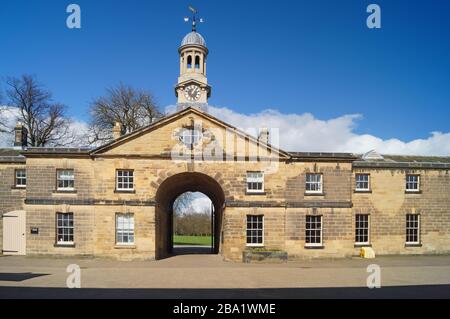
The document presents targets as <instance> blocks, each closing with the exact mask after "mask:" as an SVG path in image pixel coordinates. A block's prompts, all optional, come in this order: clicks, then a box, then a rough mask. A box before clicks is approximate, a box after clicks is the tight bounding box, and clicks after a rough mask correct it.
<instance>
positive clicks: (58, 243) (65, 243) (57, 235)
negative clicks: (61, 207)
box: [56, 212, 75, 246]
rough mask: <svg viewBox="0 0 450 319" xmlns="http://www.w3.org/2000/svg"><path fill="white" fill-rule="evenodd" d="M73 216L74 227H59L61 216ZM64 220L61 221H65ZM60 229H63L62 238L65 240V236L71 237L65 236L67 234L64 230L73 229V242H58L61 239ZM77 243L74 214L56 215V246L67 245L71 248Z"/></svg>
mask: <svg viewBox="0 0 450 319" xmlns="http://www.w3.org/2000/svg"><path fill="white" fill-rule="evenodd" d="M66 215H67V216H72V226H64V225H61V226H60V225H59V221H60V220H59V216H66ZM63 220H64V219H62V220H61V221H63ZM60 229H62V230H63V233H62V236H63V239H64V236H66V235H67V236H70V235H69V234H65V232H64V230H66V231H68V230H69V229H71V230H72V240H71V241H64V240H63V241H59V240H58V238H59V235H60V234H59V230H60ZM74 243H75V217H74V214H73V213H61V212H58V213H56V244H57V245H58V246H65V245H67V246H71V245H73V244H74Z"/></svg>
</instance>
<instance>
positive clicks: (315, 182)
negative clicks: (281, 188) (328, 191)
mask: <svg viewBox="0 0 450 319" xmlns="http://www.w3.org/2000/svg"><path fill="white" fill-rule="evenodd" d="M312 175H313V176H319V177H320V180H319V181H314V182H308V176H312ZM308 184H311V185H315V184H317V185H319V186H320V187H319V189H317V190H308V189H307V188H308V187H307V185H308ZM305 193H306V194H323V174H321V173H307V174H306V176H305Z"/></svg>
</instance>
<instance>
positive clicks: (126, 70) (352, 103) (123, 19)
mask: <svg viewBox="0 0 450 319" xmlns="http://www.w3.org/2000/svg"><path fill="white" fill-rule="evenodd" d="M70 3H77V4H79V5H80V6H81V9H82V29H81V30H69V29H67V28H66V25H65V21H66V17H67V13H66V12H65V9H66V6H67V5H68V4H70ZM370 3H377V4H379V5H380V6H381V8H382V29H381V30H369V29H368V28H367V26H366V22H365V21H366V18H367V16H368V14H367V13H366V7H367V5H368V4H370ZM189 4H193V5H195V6H197V7H198V8H199V10H200V11H201V16H203V17H204V18H205V20H206V23H205V24H204V25H201V26H200V28H199V32H200V33H202V34H203V35H204V37H205V38H206V41H207V44H208V47H209V49H210V57H209V60H208V79H209V81H210V83H211V84H212V85H213V96H212V98H211V100H210V104H212V105H214V106H218V107H227V108H229V109H231V110H234V111H236V112H240V113H243V114H253V113H258V112H260V111H261V110H263V109H268V108H271V109H276V110H278V111H279V112H280V113H282V114H291V113H295V114H303V113H307V112H310V113H312V114H313V115H314V117H315V118H317V119H321V120H329V119H335V118H338V117H341V116H343V115H346V114H362V115H363V119H361V120H358V121H357V122H354V123H353V122H352V124H351V125H354V124H357V127H356V128H355V131H354V132H355V133H357V134H370V135H373V136H377V137H379V138H381V139H390V138H398V139H401V140H403V141H410V140H414V139H418V138H427V137H428V136H429V134H430V132H434V131H440V132H444V133H448V132H449V131H450V125H449V121H448V120H449V118H450V107H449V106H450V59H449V57H450V41H449V39H450V27H449V23H450V22H449V21H450V1H446V0H433V1H406V0H389V1H381V0H371V1H363V0H346V1H331V0H330V1H321V0H319V1H318V0H314V1H313V0H310V1H297V0H296V1H294V0H277V1H265V0H260V1H256V0H246V1H242V0H241V1H237V0H227V1H206V0H203V1H201V0H195V1H194V0H193V1H184V0H166V1H148V0H128V1H113V0H110V1H106V0H96V1H89V0H71V1H63V0H54V1H51V0H39V1H38V0H14V1H12V0H8V1H7V0H3V1H2V5H1V7H0V41H1V51H0V52H1V54H0V77H2V78H3V77H5V76H19V75H21V74H23V73H28V74H34V75H36V76H37V77H38V79H39V80H40V81H42V82H43V83H45V84H46V86H47V87H48V88H49V89H50V90H51V91H52V92H53V93H54V97H55V99H56V100H58V101H60V102H63V103H65V104H66V105H68V107H69V110H70V114H71V116H73V117H76V118H78V119H80V120H87V118H88V117H87V115H86V113H87V109H88V105H89V102H90V101H91V99H92V98H93V97H95V96H99V95H101V94H103V93H104V90H105V88H107V87H109V86H111V85H114V84H117V83H119V82H124V83H127V84H130V85H133V86H136V87H139V88H144V89H149V90H151V91H152V92H153V93H154V95H155V97H156V99H157V101H158V103H159V104H160V105H161V106H162V107H165V106H167V105H170V104H174V103H175V96H174V90H173V86H174V85H175V83H176V79H177V76H178V72H179V66H178V53H177V48H178V46H179V43H180V41H181V39H182V37H183V36H184V35H185V34H186V33H187V32H188V31H190V28H189V25H186V24H185V23H184V22H183V17H184V16H185V15H187V14H188V12H187V6H188V5H189ZM3 89H4V87H3Z"/></svg>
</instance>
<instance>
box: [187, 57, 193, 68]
mask: <svg viewBox="0 0 450 319" xmlns="http://www.w3.org/2000/svg"><path fill="white" fill-rule="evenodd" d="M187 68H188V69H191V68H192V56H190V55H189V56H188V58H187Z"/></svg>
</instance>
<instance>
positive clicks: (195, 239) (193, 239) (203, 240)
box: [173, 236, 211, 246]
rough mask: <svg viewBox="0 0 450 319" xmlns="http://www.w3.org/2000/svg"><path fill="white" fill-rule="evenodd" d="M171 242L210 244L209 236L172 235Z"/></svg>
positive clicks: (176, 243) (197, 244) (196, 244)
mask: <svg viewBox="0 0 450 319" xmlns="http://www.w3.org/2000/svg"><path fill="white" fill-rule="evenodd" d="M173 244H174V245H195V246H211V236H204V237H202V236H173Z"/></svg>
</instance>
